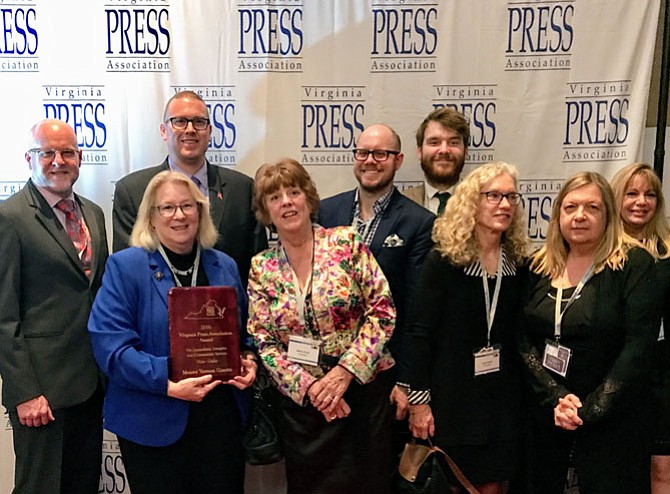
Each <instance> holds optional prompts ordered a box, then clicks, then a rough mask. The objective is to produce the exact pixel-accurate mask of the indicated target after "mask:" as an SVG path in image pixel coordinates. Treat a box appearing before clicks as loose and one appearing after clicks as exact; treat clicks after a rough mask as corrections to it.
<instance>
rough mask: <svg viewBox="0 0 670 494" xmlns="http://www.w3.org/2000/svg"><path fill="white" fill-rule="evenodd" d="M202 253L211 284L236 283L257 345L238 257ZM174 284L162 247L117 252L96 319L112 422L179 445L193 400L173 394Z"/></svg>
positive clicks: (94, 334) (118, 430)
mask: <svg viewBox="0 0 670 494" xmlns="http://www.w3.org/2000/svg"><path fill="white" fill-rule="evenodd" d="M201 259H202V260H201V263H202V264H201V265H202V267H203V269H204V270H205V273H206V274H207V279H208V280H209V284H210V285H211V286H217V285H219V286H220V285H224V286H232V287H234V288H235V290H236V292H237V301H238V308H239V314H240V319H241V321H240V338H241V340H240V341H241V346H242V348H249V346H248V345H249V343H250V340H249V337H248V335H247V333H246V319H247V297H246V293H245V291H244V289H243V288H242V284H241V282H240V276H239V273H238V270H237V266H236V265H235V262H234V261H233V260H232V259H231V258H230V257H229V256H227V255H226V254H223V253H222V252H219V251H216V250H214V249H205V250H203V251H202V257H201ZM159 273H160V274H159ZM173 286H175V285H174V281H173V277H172V274H171V272H170V269H169V268H168V266H167V264H166V262H165V261H164V260H163V258H162V257H161V255H160V253H159V252H157V251H154V252H147V251H146V250H144V249H141V248H138V247H131V248H128V249H124V250H122V251H120V252H117V253H116V254H113V255H112V256H110V257H109V259H108V261H107V266H106V268H105V274H104V277H103V280H102V287H101V288H100V291H99V292H98V295H97V297H96V299H95V302H94V304H93V309H92V310H91V317H90V319H89V323H88V331H89V334H90V336H91V342H92V344H93V354H94V355H95V359H96V361H97V362H98V365H99V366H100V368H101V369H102V371H103V372H104V373H105V375H106V376H107V377H108V378H109V382H108V386H107V393H106V396H105V407H104V414H105V429H107V430H109V431H111V432H113V433H115V434H117V435H119V436H121V437H123V438H125V439H128V440H130V441H133V442H136V443H138V444H143V445H145V446H167V445H170V444H173V443H174V442H176V441H177V440H178V439H179V438H180V437H181V436H182V434H183V433H184V429H185V428H186V422H187V420H188V411H189V402H188V401H184V400H179V399H176V398H171V397H168V396H167V381H168V355H169V351H170V343H169V335H168V310H167V300H168V299H167V297H168V291H169V290H170V288H172V287H173ZM235 394H236V398H237V402H238V406H239V407H240V412H241V414H242V415H243V416H244V414H245V412H246V410H245V396H246V393H244V392H242V393H238V390H237V389H235Z"/></svg>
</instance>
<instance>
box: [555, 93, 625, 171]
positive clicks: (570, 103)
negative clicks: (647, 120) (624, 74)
mask: <svg viewBox="0 0 670 494" xmlns="http://www.w3.org/2000/svg"><path fill="white" fill-rule="evenodd" d="M566 89H567V94H566V96H565V138H564V140H563V160H562V161H563V163H589V162H599V163H602V162H616V161H626V160H628V150H627V144H628V142H627V141H628V135H629V130H630V129H629V126H630V121H629V119H628V110H629V108H630V89H631V81H630V80H617V81H598V82H569V83H567V84H566Z"/></svg>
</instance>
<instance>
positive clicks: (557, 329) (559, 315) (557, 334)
mask: <svg viewBox="0 0 670 494" xmlns="http://www.w3.org/2000/svg"><path fill="white" fill-rule="evenodd" d="M591 276H593V264H591V265H590V266H589V269H587V270H586V273H584V276H582V279H581V280H579V283H578V284H577V287H576V288H575V291H574V292H572V295H571V296H570V299H569V300H568V301H567V303H566V304H565V307H563V310H561V302H562V301H563V285H562V284H561V286H559V287H558V288H557V289H556V305H555V307H554V338H556V341H558V340H560V339H561V321H562V320H563V314H565V311H566V310H568V307H570V306H571V305H572V303H573V302H574V301H575V300H577V297H578V296H579V294H580V293H582V290H583V289H584V285H586V282H587V281H589V280H590V279H591Z"/></svg>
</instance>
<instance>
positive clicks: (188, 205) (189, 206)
mask: <svg viewBox="0 0 670 494" xmlns="http://www.w3.org/2000/svg"><path fill="white" fill-rule="evenodd" d="M154 209H156V211H158V214H160V215H161V216H162V217H163V218H172V217H173V216H174V215H175V214H177V209H181V212H182V214H183V215H184V216H189V215H192V214H195V212H196V211H197V210H198V203H197V202H185V203H184V204H169V203H168V204H159V205H158V206H155V208H154Z"/></svg>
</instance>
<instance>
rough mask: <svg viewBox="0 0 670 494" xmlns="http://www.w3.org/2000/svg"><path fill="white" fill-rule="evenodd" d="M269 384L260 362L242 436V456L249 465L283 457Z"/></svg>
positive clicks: (262, 463)
mask: <svg viewBox="0 0 670 494" xmlns="http://www.w3.org/2000/svg"><path fill="white" fill-rule="evenodd" d="M271 386H272V384H271V383H270V377H269V376H268V375H267V373H266V371H265V368H264V367H263V364H260V365H259V366H258V373H257V376H256V380H255V381H254V384H253V386H252V390H253V397H252V401H251V420H250V421H249V425H248V427H247V430H246V432H245V434H244V437H243V438H242V446H243V448H244V457H245V460H246V462H247V463H248V464H249V465H270V464H272V463H277V462H278V461H280V460H281V459H282V458H283V457H284V455H283V453H282V448H281V442H280V440H279V434H278V433H277V428H276V427H275V423H274V407H273V405H272V401H271V397H270V396H269V395H270V391H271V389H270V387H271Z"/></svg>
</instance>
